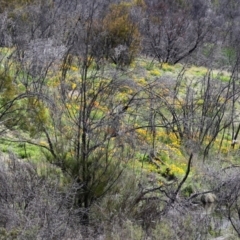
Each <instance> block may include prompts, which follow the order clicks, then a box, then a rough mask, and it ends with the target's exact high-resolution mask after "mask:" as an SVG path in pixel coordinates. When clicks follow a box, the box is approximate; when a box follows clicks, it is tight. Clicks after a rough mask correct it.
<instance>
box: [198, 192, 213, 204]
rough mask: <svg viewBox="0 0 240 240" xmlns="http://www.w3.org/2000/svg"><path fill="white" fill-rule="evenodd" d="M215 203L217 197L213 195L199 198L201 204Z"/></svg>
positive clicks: (208, 194)
mask: <svg viewBox="0 0 240 240" xmlns="http://www.w3.org/2000/svg"><path fill="white" fill-rule="evenodd" d="M216 201H217V196H216V195H215V194H214V193H206V194H203V195H202V196H201V202H202V203H203V204H207V203H214V202H216Z"/></svg>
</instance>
